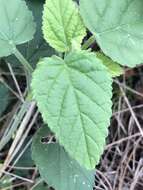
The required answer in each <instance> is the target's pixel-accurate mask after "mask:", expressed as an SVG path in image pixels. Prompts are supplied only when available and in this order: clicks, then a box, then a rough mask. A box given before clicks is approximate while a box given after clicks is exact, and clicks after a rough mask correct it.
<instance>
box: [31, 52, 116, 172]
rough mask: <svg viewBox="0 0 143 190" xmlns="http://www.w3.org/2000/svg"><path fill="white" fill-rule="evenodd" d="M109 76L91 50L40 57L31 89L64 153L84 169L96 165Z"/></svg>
mask: <svg viewBox="0 0 143 190" xmlns="http://www.w3.org/2000/svg"><path fill="white" fill-rule="evenodd" d="M111 85H112V79H111V76H110V75H109V73H108V71H107V70H106V67H105V66H104V65H103V64H102V62H101V61H100V60H99V59H98V58H96V55H95V54H93V53H88V52H86V51H80V52H71V53H70V54H68V55H67V56H66V57H65V59H64V60H62V59H61V58H59V57H56V56H55V57H51V58H45V59H43V60H41V61H40V62H39V64H38V66H37V69H36V70H35V72H34V74H33V80H32V89H33V95H34V99H35V100H36V101H37V104H38V107H39V111H40V112H41V113H42V116H43V119H44V121H45V122H46V123H47V124H48V125H49V127H50V128H51V130H52V131H53V132H54V133H55V134H56V137H57V138H58V139H59V142H60V144H61V145H63V146H64V147H65V149H66V150H67V151H68V153H69V154H70V155H71V156H72V157H73V158H74V159H76V160H77V161H78V162H79V163H80V164H81V165H83V166H85V167H86V168H87V169H93V168H94V167H95V165H96V164H98V162H99V159H100V156H101V154H102V153H103V149H104V145H105V138H106V136H107V134H108V125H109V123H110V117H111V114H112V111H111V106H112V103H111V97H112V87H111Z"/></svg>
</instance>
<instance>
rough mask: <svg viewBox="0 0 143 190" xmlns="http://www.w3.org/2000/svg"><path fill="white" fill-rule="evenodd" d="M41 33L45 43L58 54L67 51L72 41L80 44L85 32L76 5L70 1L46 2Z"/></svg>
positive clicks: (50, 0) (53, 0)
mask: <svg viewBox="0 0 143 190" xmlns="http://www.w3.org/2000/svg"><path fill="white" fill-rule="evenodd" d="M43 33H44V38H45V39H46V41H47V42H48V43H49V44H50V45H51V46H52V47H53V48H55V49H56V50H57V51H59V52H66V51H69V50H70V49H71V43H72V40H75V41H77V43H78V44H80V43H81V42H82V39H83V37H84V36H85V34H86V30H85V27H84V25H83V22H82V20H81V17H80V15H79V11H78V8H77V5H76V3H75V2H73V1H72V0H46V4H45V6H44V13H43Z"/></svg>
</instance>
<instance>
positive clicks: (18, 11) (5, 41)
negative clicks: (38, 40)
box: [0, 0, 35, 57]
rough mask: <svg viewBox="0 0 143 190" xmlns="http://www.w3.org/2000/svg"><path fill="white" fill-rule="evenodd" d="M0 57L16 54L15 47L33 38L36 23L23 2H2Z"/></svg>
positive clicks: (0, 5)
mask: <svg viewBox="0 0 143 190" xmlns="http://www.w3.org/2000/svg"><path fill="white" fill-rule="evenodd" d="M0 13H1V18H0V57H3V56H8V55H11V54H12V53H14V51H15V46H16V45H18V44H22V43H25V42H27V41H29V40H31V39H32V38H33V35H34V33H35V23H34V22H33V16H32V14H31V12H30V11H29V10H28V8H27V6H26V3H25V1H23V0H14V1H13V0H9V1H4V0H0Z"/></svg>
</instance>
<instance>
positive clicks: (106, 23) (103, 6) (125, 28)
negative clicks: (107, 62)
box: [80, 0, 143, 67]
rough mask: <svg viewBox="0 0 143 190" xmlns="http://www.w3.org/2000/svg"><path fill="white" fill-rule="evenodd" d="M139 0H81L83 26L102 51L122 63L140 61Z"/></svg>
mask: <svg viewBox="0 0 143 190" xmlns="http://www.w3.org/2000/svg"><path fill="white" fill-rule="evenodd" d="M142 7H143V1H142V0H119V1H115V0H110V1H109V0H92V1H90V3H89V0H80V10H81V15H82V17H83V20H84V22H85V24H86V26H87V27H88V28H89V29H90V30H91V32H92V33H93V34H95V37H96V40H97V42H98V44H99V45H100V47H101V49H102V51H103V52H104V53H105V54H106V55H108V56H109V57H111V58H112V59H113V60H114V61H116V62H118V63H120V64H121V65H126V66H129V67H134V66H135V65H137V64H140V63H141V62H142V61H143V53H142V52H143V8H142Z"/></svg>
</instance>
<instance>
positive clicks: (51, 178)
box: [32, 127, 94, 190]
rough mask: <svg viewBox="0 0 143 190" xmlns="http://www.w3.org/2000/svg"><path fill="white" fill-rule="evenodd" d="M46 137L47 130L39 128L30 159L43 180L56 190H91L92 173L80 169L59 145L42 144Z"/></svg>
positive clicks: (92, 183)
mask: <svg viewBox="0 0 143 190" xmlns="http://www.w3.org/2000/svg"><path fill="white" fill-rule="evenodd" d="M48 135H49V129H48V128H47V127H45V128H41V129H40V130H39V131H38V133H37V134H36V136H35V138H34V141H33V148H32V157H33V159H34V160H35V163H36V165H37V166H38V169H39V172H40V174H41V177H42V178H43V180H44V181H45V182H47V184H48V185H49V186H52V187H54V188H55V189H57V190H67V189H69V190H79V189H82V190H92V189H93V186H94V171H88V170H86V169H84V168H82V167H81V166H80V165H79V164H78V163H77V162H76V161H75V160H73V159H71V158H70V157H69V155H68V154H67V152H66V151H65V149H64V148H63V147H61V146H60V145H59V144H57V143H55V144H54V143H51V144H42V143H41V139H42V137H46V136H48Z"/></svg>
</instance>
